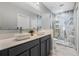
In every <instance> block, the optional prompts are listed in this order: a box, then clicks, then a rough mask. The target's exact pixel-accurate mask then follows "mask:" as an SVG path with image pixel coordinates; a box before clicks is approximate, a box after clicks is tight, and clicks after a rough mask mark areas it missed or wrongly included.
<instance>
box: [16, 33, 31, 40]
mask: <svg viewBox="0 0 79 59" xmlns="http://www.w3.org/2000/svg"><path fill="white" fill-rule="evenodd" d="M26 39H30V34H28V33H21V34H20V33H18V34H16V35H15V40H17V41H20V40H26Z"/></svg>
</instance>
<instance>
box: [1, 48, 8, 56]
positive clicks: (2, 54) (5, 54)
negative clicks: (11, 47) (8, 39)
mask: <svg viewBox="0 0 79 59" xmlns="http://www.w3.org/2000/svg"><path fill="white" fill-rule="evenodd" d="M0 56H8V49H5V50H1V51H0Z"/></svg>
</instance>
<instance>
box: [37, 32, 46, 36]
mask: <svg viewBox="0 0 79 59" xmlns="http://www.w3.org/2000/svg"><path fill="white" fill-rule="evenodd" d="M44 34H45V33H44V32H39V33H37V35H44Z"/></svg>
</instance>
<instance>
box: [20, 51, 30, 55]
mask: <svg viewBox="0 0 79 59" xmlns="http://www.w3.org/2000/svg"><path fill="white" fill-rule="evenodd" d="M19 56H29V51H25V52H24V53H22V54H20V55H19Z"/></svg>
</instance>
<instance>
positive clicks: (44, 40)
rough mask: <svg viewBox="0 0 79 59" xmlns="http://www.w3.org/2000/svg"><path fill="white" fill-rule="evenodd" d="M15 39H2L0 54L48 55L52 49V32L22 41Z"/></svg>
mask: <svg viewBox="0 0 79 59" xmlns="http://www.w3.org/2000/svg"><path fill="white" fill-rule="evenodd" d="M14 39H15V38H10V39H5V40H1V41H0V56H48V55H49V54H50V51H51V49H52V41H51V34H50V33H47V34H43V35H38V36H34V37H31V38H30V39H26V40H22V41H15V40H14ZM4 41H5V42H4Z"/></svg>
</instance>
